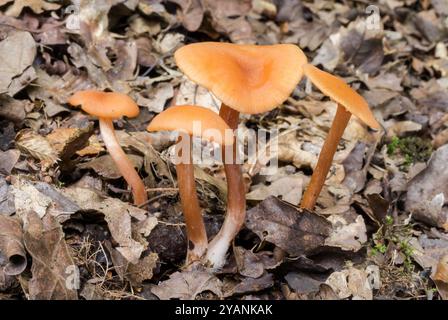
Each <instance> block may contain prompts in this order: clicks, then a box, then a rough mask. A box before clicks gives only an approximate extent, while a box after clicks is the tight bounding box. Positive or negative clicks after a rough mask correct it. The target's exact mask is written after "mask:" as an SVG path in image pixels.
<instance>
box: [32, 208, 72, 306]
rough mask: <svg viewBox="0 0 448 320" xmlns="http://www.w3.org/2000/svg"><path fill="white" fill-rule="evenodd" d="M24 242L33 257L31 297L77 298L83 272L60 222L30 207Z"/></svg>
mask: <svg viewBox="0 0 448 320" xmlns="http://www.w3.org/2000/svg"><path fill="white" fill-rule="evenodd" d="M24 219H25V222H24V231H25V233H24V243H25V247H26V249H27V251H28V253H29V254H30V255H31V257H32V259H33V264H32V266H31V273H32V275H33V277H32V278H31V280H30V281H29V283H28V289H29V296H30V299H31V300H52V299H56V300H76V299H77V298H78V294H77V291H76V286H75V284H76V283H77V281H79V278H78V277H79V274H77V273H76V272H75V271H74V270H76V269H75V268H77V267H76V265H75V262H74V261H73V258H72V252H71V251H70V247H69V246H67V244H66V242H65V240H64V233H63V231H62V228H61V226H60V225H59V223H58V222H57V221H56V220H55V219H54V218H53V217H52V216H51V215H46V216H45V217H44V218H43V219H42V220H41V219H40V218H39V216H38V215H37V214H36V213H35V212H33V211H29V212H28V213H27V214H26V215H25V216H24Z"/></svg>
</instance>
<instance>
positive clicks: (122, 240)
mask: <svg viewBox="0 0 448 320" xmlns="http://www.w3.org/2000/svg"><path fill="white" fill-rule="evenodd" d="M62 192H63V194H64V195H66V196H67V197H69V198H70V199H71V200H72V201H74V202H75V203H76V204H77V205H78V206H79V207H80V208H81V210H95V211H98V212H101V213H103V214H104V217H105V218H104V219H105V220H106V222H107V225H108V227H109V230H110V233H111V235H112V237H113V238H114V240H115V241H116V242H117V243H118V247H116V248H115V249H117V250H118V251H119V252H120V254H121V255H122V256H123V257H125V258H126V260H127V261H129V262H130V263H134V264H137V263H138V261H139V258H140V255H141V254H142V252H143V250H144V249H145V248H144V246H143V245H142V244H141V243H140V242H138V241H136V240H134V239H133V237H132V224H131V217H133V218H135V219H137V220H139V221H143V220H145V219H146V211H145V210H142V209H139V208H137V207H134V206H132V205H130V204H127V203H125V202H122V201H120V200H118V199H114V198H104V197H101V196H99V195H98V194H97V193H96V192H95V191H93V190H90V189H86V188H76V187H71V188H66V189H64V190H62Z"/></svg>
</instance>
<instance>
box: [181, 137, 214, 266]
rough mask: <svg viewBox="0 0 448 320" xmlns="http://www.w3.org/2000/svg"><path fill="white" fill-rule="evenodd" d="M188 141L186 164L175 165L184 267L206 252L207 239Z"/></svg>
mask: <svg viewBox="0 0 448 320" xmlns="http://www.w3.org/2000/svg"><path fill="white" fill-rule="evenodd" d="M185 140H187V141H188V148H189V151H188V152H189V155H188V156H189V157H188V159H187V163H182V161H180V162H179V163H178V164H176V172H177V183H178V186H179V194H180V200H181V204H182V211H183V214H184V217H185V225H186V228H187V240H188V251H187V260H186V265H189V264H190V263H192V262H193V261H197V260H200V259H201V258H202V256H203V255H204V254H205V252H206V251H207V246H208V239H207V233H206V232H205V225H204V221H203V220H202V214H201V208H200V206H199V201H198V197H197V191H196V184H195V181H194V167H193V160H192V156H191V140H190V139H189V137H187V139H185ZM185 140H183V139H182V137H181V136H180V137H179V140H178V142H177V144H176V152H177V155H178V156H179V159H183V157H182V155H183V154H182V152H183V150H182V147H184V146H185V144H184V145H183V146H182V147H181V148H179V146H180V145H181V142H182V141H185Z"/></svg>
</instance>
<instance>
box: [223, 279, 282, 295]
mask: <svg viewBox="0 0 448 320" xmlns="http://www.w3.org/2000/svg"><path fill="white" fill-rule="evenodd" d="M273 285H274V276H273V275H272V274H271V273H264V274H263V275H262V276H261V277H258V278H244V279H243V280H242V281H241V282H233V281H232V282H231V281H229V282H227V283H224V286H223V287H224V294H223V296H224V297H226V298H227V297H231V296H234V295H240V294H246V293H251V292H258V291H262V290H265V289H268V288H270V287H272V286H273Z"/></svg>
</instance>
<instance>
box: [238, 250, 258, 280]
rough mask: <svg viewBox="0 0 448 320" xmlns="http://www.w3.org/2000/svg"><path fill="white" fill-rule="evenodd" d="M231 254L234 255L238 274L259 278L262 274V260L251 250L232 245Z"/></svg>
mask: <svg viewBox="0 0 448 320" xmlns="http://www.w3.org/2000/svg"><path fill="white" fill-rule="evenodd" d="M233 254H234V256H235V260H236V264H237V267H238V272H239V274H241V275H242V276H245V277H249V278H259V277H261V276H262V275H263V273H264V265H263V262H262V261H261V260H260V258H259V257H258V256H257V255H256V254H254V253H253V252H252V251H251V250H246V249H244V248H243V247H238V246H234V247H233Z"/></svg>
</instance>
